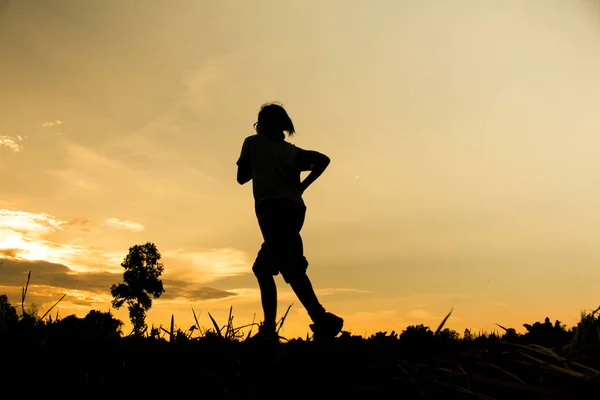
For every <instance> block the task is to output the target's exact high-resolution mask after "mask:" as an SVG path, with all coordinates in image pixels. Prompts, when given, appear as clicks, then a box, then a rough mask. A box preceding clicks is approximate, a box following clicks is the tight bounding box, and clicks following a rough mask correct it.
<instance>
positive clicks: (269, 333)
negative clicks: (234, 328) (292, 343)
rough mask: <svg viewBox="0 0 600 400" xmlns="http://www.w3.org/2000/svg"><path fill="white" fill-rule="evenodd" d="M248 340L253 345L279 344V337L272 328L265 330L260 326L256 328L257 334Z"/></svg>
mask: <svg viewBox="0 0 600 400" xmlns="http://www.w3.org/2000/svg"><path fill="white" fill-rule="evenodd" d="M248 340H249V341H250V342H254V343H279V335H278V334H277V332H276V331H275V329H274V328H273V329H267V328H265V326H264V325H262V324H261V325H259V326H258V332H257V333H256V334H255V335H253V336H251V337H250V338H248Z"/></svg>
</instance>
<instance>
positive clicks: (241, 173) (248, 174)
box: [236, 140, 252, 185]
mask: <svg viewBox="0 0 600 400" xmlns="http://www.w3.org/2000/svg"><path fill="white" fill-rule="evenodd" d="M236 164H237V166H238V169H237V181H238V183H239V184H240V185H243V184H244V183H246V182H248V181H249V180H250V179H252V166H251V165H250V161H249V160H248V141H247V140H244V144H243V145H242V152H241V154H240V158H238V160H237V162H236Z"/></svg>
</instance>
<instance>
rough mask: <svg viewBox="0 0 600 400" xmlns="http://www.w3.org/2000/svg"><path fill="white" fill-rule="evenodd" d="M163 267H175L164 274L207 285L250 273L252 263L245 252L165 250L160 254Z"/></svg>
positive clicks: (231, 250) (226, 249) (225, 249)
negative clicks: (170, 265)
mask: <svg viewBox="0 0 600 400" xmlns="http://www.w3.org/2000/svg"><path fill="white" fill-rule="evenodd" d="M161 255H162V257H163V260H164V263H165V265H167V264H169V263H171V264H173V265H177V268H176V269H175V268H173V269H172V270H170V271H169V272H166V274H167V273H168V274H171V275H169V277H172V278H174V279H181V280H185V281H189V282H193V283H208V282H214V281H216V280H219V279H223V278H227V277H233V276H239V275H244V274H250V273H252V261H250V260H249V258H248V255H247V254H246V253H245V252H242V251H239V250H236V249H230V248H222V249H207V250H191V251H190V250H185V249H176V250H167V251H164V252H161Z"/></svg>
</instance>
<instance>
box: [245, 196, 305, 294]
mask: <svg viewBox="0 0 600 400" xmlns="http://www.w3.org/2000/svg"><path fill="white" fill-rule="evenodd" d="M305 215H306V207H305V206H304V205H302V204H297V203H294V202H293V201H290V200H284V199H281V200H279V199H267V200H263V201H262V202H261V203H260V204H258V205H257V206H256V217H257V218H258V224H259V226H260V230H261V232H262V235H263V239H264V242H263V244H262V245H261V247H260V250H259V251H258V255H257V256H256V260H255V261H254V265H253V266H252V271H253V272H254V274H255V275H256V276H260V275H262V274H270V275H273V276H276V275H278V274H279V273H280V272H281V276H282V277H283V279H284V280H285V282H286V283H289V281H290V279H293V277H294V275H296V274H304V273H306V269H307V268H308V261H307V260H306V257H304V247H303V244H302V237H301V236H300V230H301V229H302V225H304V218H305Z"/></svg>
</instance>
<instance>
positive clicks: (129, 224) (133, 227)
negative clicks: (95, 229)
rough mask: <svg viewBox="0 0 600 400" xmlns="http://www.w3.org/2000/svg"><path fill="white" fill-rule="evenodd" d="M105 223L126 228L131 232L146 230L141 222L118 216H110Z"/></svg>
mask: <svg viewBox="0 0 600 400" xmlns="http://www.w3.org/2000/svg"><path fill="white" fill-rule="evenodd" d="M104 223H105V224H106V225H108V226H111V227H113V228H118V229H125V230H128V231H131V232H141V231H143V230H144V225H142V224H140V223H137V222H133V221H126V220H121V219H118V218H108V219H107V220H106V221H104Z"/></svg>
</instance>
